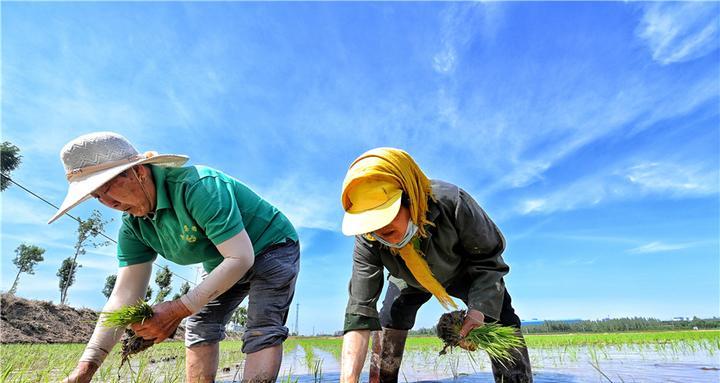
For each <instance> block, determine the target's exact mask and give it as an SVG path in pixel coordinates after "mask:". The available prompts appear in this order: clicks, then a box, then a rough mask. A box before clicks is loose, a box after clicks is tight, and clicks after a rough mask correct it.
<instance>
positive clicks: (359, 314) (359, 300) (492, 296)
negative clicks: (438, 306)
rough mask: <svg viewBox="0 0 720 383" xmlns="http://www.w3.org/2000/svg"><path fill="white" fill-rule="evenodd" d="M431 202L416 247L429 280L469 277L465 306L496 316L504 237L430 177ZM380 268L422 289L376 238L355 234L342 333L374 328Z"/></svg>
mask: <svg viewBox="0 0 720 383" xmlns="http://www.w3.org/2000/svg"><path fill="white" fill-rule="evenodd" d="M432 191H433V195H434V197H435V199H436V201H433V200H432V199H430V200H429V201H428V211H427V218H428V220H429V221H430V222H432V223H434V226H430V225H428V226H426V230H427V233H428V237H427V238H422V239H421V241H420V248H421V250H422V253H423V255H424V257H425V260H426V261H427V263H428V266H429V267H430V270H431V271H432V273H433V275H434V276H435V278H436V279H437V280H438V282H440V284H442V285H443V286H445V287H447V286H449V285H450V284H451V283H452V282H453V281H455V280H456V279H458V278H461V277H466V276H469V277H470V278H469V279H470V280H472V283H471V284H470V285H469V286H468V289H469V290H468V307H469V308H470V309H475V310H478V311H480V312H482V313H483V314H485V316H487V317H490V318H493V319H498V318H499V317H500V309H501V308H502V303H503V295H504V293H505V285H504V282H503V279H502V278H503V276H504V275H505V274H507V273H508V271H509V267H508V266H507V265H506V264H505V262H504V261H503V259H502V252H503V250H504V249H505V239H504V238H503V236H502V234H501V233H500V230H499V229H498V228H497V226H495V223H493V222H492V220H490V218H489V217H488V216H487V214H485V211H483V209H482V208H481V207H480V206H479V205H478V204H477V202H475V200H474V199H473V198H472V197H471V196H470V195H469V194H467V193H466V192H465V191H464V190H462V189H460V188H459V187H457V186H455V185H453V184H450V183H447V182H443V181H438V180H433V181H432ZM383 269H387V270H388V272H389V273H390V276H391V277H393V278H398V279H401V280H403V281H404V282H405V283H407V285H409V286H412V287H415V288H417V289H419V290H422V291H427V290H426V289H425V288H423V287H422V285H420V283H418V282H417V281H416V280H415V278H414V277H413V275H412V273H411V272H410V270H409V269H408V268H407V266H405V263H404V262H403V260H402V258H400V257H399V256H395V255H393V254H392V253H391V252H390V249H389V248H388V247H386V246H384V245H382V244H380V243H379V242H377V241H369V240H367V239H365V238H364V237H363V236H356V237H355V249H354V251H353V271H352V277H351V280H350V288H349V290H350V291H349V292H350V298H349V301H348V305H347V309H346V311H345V331H350V330H360V329H368V330H377V329H379V328H380V323H379V320H378V312H377V301H378V298H379V297H380V294H381V292H382V287H383Z"/></svg>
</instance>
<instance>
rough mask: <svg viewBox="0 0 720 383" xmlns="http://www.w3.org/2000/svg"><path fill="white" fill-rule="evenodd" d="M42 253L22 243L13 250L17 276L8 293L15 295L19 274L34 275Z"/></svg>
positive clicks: (41, 259)
mask: <svg viewBox="0 0 720 383" xmlns="http://www.w3.org/2000/svg"><path fill="white" fill-rule="evenodd" d="M3 145H4V144H3ZM44 253H45V249H43V248H40V247H37V246H35V245H26V244H24V243H23V244H22V245H20V246H18V247H17V249H15V254H17V255H16V256H15V259H13V263H14V264H15V266H17V268H18V272H17V275H15V282H13V284H12V287H11V288H10V291H8V293H10V294H15V291H17V285H18V280H19V279H20V273H27V274H35V270H33V267H35V265H36V264H37V263H38V262H42V261H43V260H44V258H43V256H42V255H43V254H44Z"/></svg>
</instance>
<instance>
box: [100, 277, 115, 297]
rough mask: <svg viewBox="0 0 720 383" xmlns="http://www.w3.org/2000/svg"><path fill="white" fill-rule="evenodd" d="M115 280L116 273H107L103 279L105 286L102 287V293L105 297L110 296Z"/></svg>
mask: <svg viewBox="0 0 720 383" xmlns="http://www.w3.org/2000/svg"><path fill="white" fill-rule="evenodd" d="M115 282H117V275H115V274H113V275H108V277H107V278H106V279H105V287H104V288H103V291H102V293H103V295H104V296H105V298H110V294H112V291H113V289H114V288H115Z"/></svg>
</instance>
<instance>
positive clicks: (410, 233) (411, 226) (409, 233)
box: [370, 219, 418, 249]
mask: <svg viewBox="0 0 720 383" xmlns="http://www.w3.org/2000/svg"><path fill="white" fill-rule="evenodd" d="M417 231H418V227H417V225H415V223H413V221H412V219H410V220H408V225H407V230H406V231H405V236H403V238H402V239H401V240H400V242H398V243H390V242H388V241H386V240H384V239H382V238H380V236H379V235H375V233H371V234H370V235H372V237H373V238H375V240H377V241H378V242H380V243H382V244H383V245H385V246H387V247H393V248H396V249H401V248H403V247H405V245H407V244H408V243H409V242H410V241H411V240H412V238H413V237H414V236H415V233H417Z"/></svg>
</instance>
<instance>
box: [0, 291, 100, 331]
mask: <svg viewBox="0 0 720 383" xmlns="http://www.w3.org/2000/svg"><path fill="white" fill-rule="evenodd" d="M97 318H98V314H97V313H96V312H95V311H92V310H90V309H75V308H73V307H70V306H56V305H54V304H53V303H52V302H46V301H36V300H29V299H24V298H20V297H17V296H14V295H11V294H2V295H0V343H85V342H87V341H88V339H90V336H91V335H92V332H93V329H94V328H95V322H96V321H97Z"/></svg>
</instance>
